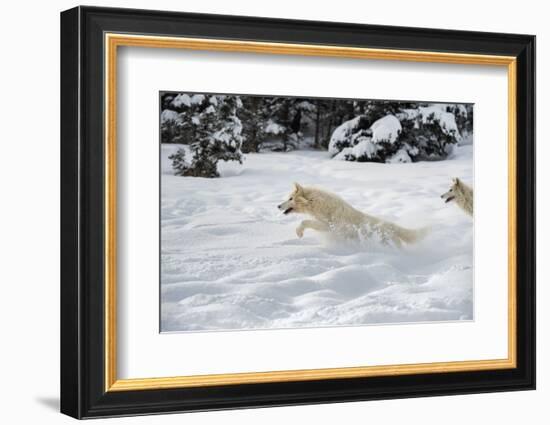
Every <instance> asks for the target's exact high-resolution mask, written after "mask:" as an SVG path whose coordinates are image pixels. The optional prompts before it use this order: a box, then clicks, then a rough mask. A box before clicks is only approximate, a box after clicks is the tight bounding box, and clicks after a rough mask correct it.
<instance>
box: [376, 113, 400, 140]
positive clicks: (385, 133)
mask: <svg viewBox="0 0 550 425" xmlns="http://www.w3.org/2000/svg"><path fill="white" fill-rule="evenodd" d="M370 129H371V130H372V141H373V142H374V143H380V142H387V143H391V144H393V143H395V141H396V140H397V137H398V136H399V133H400V132H401V123H400V122H399V120H398V119H397V118H396V117H395V116H394V115H386V116H385V117H382V118H380V119H378V120H376V121H375V122H374V123H373V124H372V125H371V127H370Z"/></svg>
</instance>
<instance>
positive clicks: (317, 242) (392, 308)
mask: <svg viewBox="0 0 550 425" xmlns="http://www.w3.org/2000/svg"><path fill="white" fill-rule="evenodd" d="M175 148H176V147H175V146H173V145H162V196H161V198H162V199H161V229H162V230H161V233H162V234H161V237H162V244H161V245H162V247H161V303H162V308H161V327H162V331H199V330H229V329H258V328H289V327H312V326H336V325H365V324H374V323H397V322H419V321H441V320H471V319H472V318H473V317H472V312H473V301H472V300H473V268H472V267H473V252H472V249H473V238H472V237H473V226H472V219H471V218H470V217H468V216H466V215H465V214H464V213H463V212H462V211H461V210H459V208H458V207H456V206H455V205H452V204H444V203H443V201H442V200H441V199H440V195H441V194H442V193H443V192H445V191H447V190H448V188H449V186H450V183H451V177H455V176H456V177H460V178H461V179H463V180H464V181H465V182H467V183H468V184H471V183H472V177H473V176H472V146H471V145H467V146H459V147H457V149H456V152H455V154H454V156H453V157H452V158H450V159H448V160H445V161H438V162H417V163H408V164H391V165H388V164H378V163H358V162H347V161H335V160H331V159H330V157H331V155H330V154H329V153H328V152H319V151H294V152H288V153H250V154H247V155H246V157H245V161H244V164H243V165H242V166H239V165H238V164H236V165H237V168H235V167H233V168H231V167H229V168H227V169H226V170H221V172H220V174H221V175H222V177H221V178H214V179H208V178H198V177H179V176H174V175H173V171H172V169H171V166H170V161H169V160H168V155H169V154H170V153H173V151H174V149H175ZM295 181H296V182H299V183H301V184H303V185H315V186H318V187H321V188H324V189H327V190H330V191H333V192H335V193H337V194H339V195H340V196H341V197H342V198H344V199H345V200H346V201H348V202H349V203H351V204H352V205H353V206H354V207H356V208H358V209H360V210H362V211H365V212H367V213H369V214H372V215H376V216H380V217H383V218H385V219H387V220H391V221H394V222H396V223H398V224H400V225H403V226H407V227H411V228H416V227H422V226H430V227H431V229H432V231H431V233H430V235H429V236H428V237H427V238H426V239H425V240H424V241H422V242H421V243H419V244H417V245H415V246H412V247H407V248H404V249H401V250H398V249H395V248H388V247H383V246H379V245H376V244H374V243H370V244H357V243H349V244H345V245H343V244H342V243H341V242H335V241H332V240H330V239H329V238H328V237H327V236H323V235H322V234H319V233H316V232H314V231H311V230H306V232H305V235H304V237H303V238H302V239H298V238H297V236H296V233H295V228H296V226H297V225H298V224H299V223H300V220H302V219H304V218H306V217H302V216H298V215H293V214H289V215H282V213H281V212H280V211H279V210H278V209H277V205H278V204H279V203H280V202H281V201H283V200H285V199H286V198H287V196H288V194H289V192H290V191H291V190H292V183H293V182H295Z"/></svg>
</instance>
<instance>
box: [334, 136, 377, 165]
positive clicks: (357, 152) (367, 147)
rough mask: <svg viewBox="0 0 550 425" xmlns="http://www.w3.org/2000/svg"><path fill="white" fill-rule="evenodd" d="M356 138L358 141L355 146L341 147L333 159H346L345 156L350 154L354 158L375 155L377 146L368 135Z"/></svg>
mask: <svg viewBox="0 0 550 425" xmlns="http://www.w3.org/2000/svg"><path fill="white" fill-rule="evenodd" d="M357 140H358V143H357V144H356V145H355V146H353V147H349V148H344V149H342V150H341V152H340V153H339V154H338V155H336V156H335V157H334V159H336V160H339V161H347V157H348V156H350V155H352V156H354V157H355V158H360V157H362V156H367V157H368V158H372V157H373V156H374V155H376V152H378V149H379V146H378V145H377V144H376V143H374V142H373V141H372V139H371V138H370V137H361V138H358V139H357Z"/></svg>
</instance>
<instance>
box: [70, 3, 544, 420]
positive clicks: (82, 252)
mask: <svg viewBox="0 0 550 425" xmlns="http://www.w3.org/2000/svg"><path fill="white" fill-rule="evenodd" d="M534 70H535V37H534V36H530V35H518V34H496V33H479V32H464V31H451V30H434V29H419V28H403V27H391V26H370V25H356V24H342V23H329V22H313V21H294V20H280V19H265V18H252V17H239V16H220V15H202V14H186V13H176V12H161V11H143V10H130V9H109V8H94V7H77V8H74V9H71V10H68V11H65V12H63V13H62V14H61V115H62V123H61V168H62V169H61V192H62V205H61V211H62V217H61V222H62V229H61V249H62V252H61V255H62V276H61V411H62V412H63V413H65V414H68V415H70V416H73V417H76V418H92V417H105V416H121V415H138V414H152V413H163V412H186V411H198V410H215V409H231V408H242V407H259V406H276V405H293V404H308V403H328V402H340V401H353V400H371V399H385V398H399V397H416V396H434V395H450V394H464V393H480V392H489V391H512V390H526V389H534V388H535V181H534V179H535V169H534V167H535V152H534V148H535V133H534V128H535V126H534V123H535V75H534V74H535V71H534Z"/></svg>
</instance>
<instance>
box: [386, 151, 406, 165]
mask: <svg viewBox="0 0 550 425" xmlns="http://www.w3.org/2000/svg"><path fill="white" fill-rule="evenodd" d="M407 162H411V157H410V156H409V153H408V152H407V150H406V149H403V148H401V149H399V150H398V151H397V152H396V153H395V154H394V155H393V156H392V157H391V158H388V159H387V160H386V163H388V164H399V163H407Z"/></svg>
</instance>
